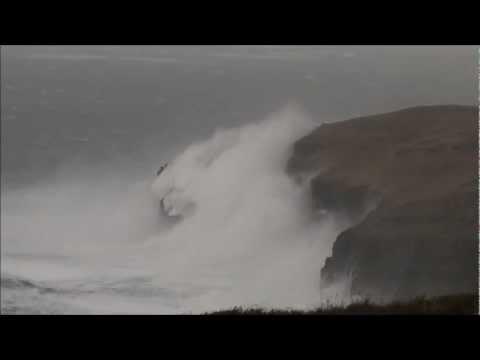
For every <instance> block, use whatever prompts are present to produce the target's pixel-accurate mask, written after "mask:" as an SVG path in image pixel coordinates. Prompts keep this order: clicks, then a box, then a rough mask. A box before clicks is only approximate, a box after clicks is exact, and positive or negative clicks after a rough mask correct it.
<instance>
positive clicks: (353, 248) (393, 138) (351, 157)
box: [287, 106, 478, 299]
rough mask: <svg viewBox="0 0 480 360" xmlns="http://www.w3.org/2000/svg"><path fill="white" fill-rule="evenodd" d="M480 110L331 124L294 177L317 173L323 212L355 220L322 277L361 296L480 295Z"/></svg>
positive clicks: (301, 154) (315, 189)
mask: <svg viewBox="0 0 480 360" xmlns="http://www.w3.org/2000/svg"><path fill="white" fill-rule="evenodd" d="M477 125H478V110H477V109H476V108H474V107H466V106H425V107H415V108H409V109H405V110H401V111H396V112H392V113H386V114H380V115H375V116H368V117H361V118H355V119H352V120H347V121H343V122H337V123H331V124H324V125H322V126H320V127H319V128H317V129H316V130H315V131H313V132H312V133H311V134H309V135H307V136H306V137H304V138H302V139H300V140H298V141H297V142H296V143H295V144H294V149H293V154H292V157H291V158H290V161H289V163H288V165H287V172H288V173H289V174H291V175H293V176H295V177H297V178H302V175H304V174H314V176H313V178H311V180H310V186H311V191H312V197H313V204H314V208H315V210H319V209H322V210H326V211H330V212H336V213H338V214H343V215H346V216H348V217H350V218H351V222H352V224H353V225H352V226H351V227H350V228H349V229H347V230H346V231H344V232H342V233H341V234H340V235H339V236H338V238H337V239H336V241H335V243H334V246H333V250H332V255H331V257H329V258H328V259H327V260H326V262H325V264H324V266H323V269H322V273H321V277H322V279H323V282H322V283H323V284H329V283H331V282H334V281H336V280H340V279H344V278H345V277H348V278H349V279H351V291H352V293H353V294H358V295H364V296H367V297H369V298H383V299H392V298H395V299H403V298H413V297H416V296H423V295H425V296H439V295H445V294H454V293H477V292H478V233H477V231H478V224H477V219H478V213H477V204H478V201H477V194H478V184H477V175H478V163H477V160H478V148H477V147H478V137H477V136H478V133H477V131H478V128H477Z"/></svg>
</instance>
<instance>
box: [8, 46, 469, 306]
mask: <svg viewBox="0 0 480 360" xmlns="http://www.w3.org/2000/svg"><path fill="white" fill-rule="evenodd" d="M477 55H478V53H477V50H476V48H473V47H418V46H417V47H342V46H339V47H331V46H328V47H295V46H288V47H230V46H216V47H211V46H209V47H185V46H181V47H173V46H165V47H158V46H155V47H153V46H152V47H127V46H125V47H111V46H110V47H100V46H86V47H73V46H64V47H61V46H60V47H42V46H38V47H2V48H1V76H2V77H1V80H2V81H1V90H2V91H1V101H2V107H1V130H2V132H1V136H2V143H1V160H2V164H1V165H2V168H1V170H2V171H1V177H2V178H1V180H2V199H1V201H2V203H1V206H2V209H1V210H2V212H1V221H2V227H1V240H2V244H1V245H2V246H1V252H2V267H1V271H2V298H1V301H2V311H12V312H21V313H29V312H47V313H50V312H53V313H64V312H74V313H91V312H93V313H98V312H99V313H112V312H113V313H124V312H126V313H137V312H140V313H152V312H154V313H178V312H199V311H206V310H215V309H218V308H220V307H228V306H234V305H243V304H261V305H265V306H291V307H304V306H313V305H315V304H318V303H319V302H321V301H322V300H323V299H325V298H326V296H327V295H328V294H322V293H321V292H320V290H319V288H318V285H319V281H320V280H319V271H320V268H321V266H322V264H323V261H324V259H325V257H326V256H328V255H329V252H330V251H331V245H332V243H333V241H334V239H335V236H336V234H337V233H338V231H339V229H341V228H342V226H344V225H342V224H339V223H338V221H337V220H336V219H328V220H326V221H325V222H322V223H317V222H314V221H311V219H310V217H309V215H308V205H309V204H308V189H306V188H301V187H298V186H296V185H294V184H293V183H291V182H290V181H289V179H288V178H287V176H286V175H285V174H284V171H283V170H284V166H285V163H286V161H287V160H288V156H289V151H290V146H291V144H292V143H293V142H294V141H295V140H296V139H297V138H299V137H301V136H303V135H305V134H306V133H308V132H309V131H311V129H313V128H314V127H315V126H317V125H319V124H321V123H322V122H331V121H341V120H345V119H348V118H351V117H354V116H360V115H370V114H374V113H380V112H387V111H394V110H397V109H401V108H405V107H410V106H416V105H433V104H465V105H474V104H476V102H477V87H478V84H477V76H476V69H477V62H478V61H477V60H478V59H477ZM232 128H233V129H234V130H227V129H232ZM173 159H176V163H174V164H176V165H175V166H172V167H171V169H169V171H171V173H170V175H169V174H168V173H167V172H166V173H165V175H166V176H171V177H172V178H173V180H172V181H174V182H175V183H176V184H177V183H180V184H181V185H179V186H180V187H181V189H182V192H183V194H184V195H185V194H186V196H187V197H188V199H191V200H193V201H194V202H195V203H196V210H195V211H196V212H195V214H194V215H193V216H192V217H190V218H188V219H185V221H183V222H182V223H180V224H171V223H170V222H169V221H167V220H166V219H163V218H162V217H161V214H160V213H159V194H158V191H159V190H158V189H159V188H160V185H159V184H158V183H156V182H155V176H154V175H155V172H156V170H157V169H158V167H159V166H160V165H161V164H163V163H165V162H167V161H172V160H173ZM162 176H163V175H162ZM159 180H160V179H159ZM253 199H254V200H253ZM280 234H281V236H280ZM337 290H338V289H337Z"/></svg>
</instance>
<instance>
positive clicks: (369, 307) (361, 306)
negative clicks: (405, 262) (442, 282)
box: [207, 294, 478, 315]
mask: <svg viewBox="0 0 480 360" xmlns="http://www.w3.org/2000/svg"><path fill="white" fill-rule="evenodd" d="M364 314H366V315H390V314H391V315H400V314H403V315H410V314H419V315H423V314H425V315H436V314H451V315H471V314H478V295H477V294H463V295H449V296H440V297H434V298H425V297H422V298H416V299H414V300H411V301H404V302H401V301H396V302H392V303H390V304H384V305H380V304H374V303H372V302H371V301H369V300H365V301H361V302H355V303H352V304H350V305H347V306H338V305H325V306H324V307H321V308H317V309H314V310H308V311H302V310H293V309H284V310H282V309H262V308H242V307H234V308H233V309H227V310H221V311H216V312H213V313H208V314H207V315H364Z"/></svg>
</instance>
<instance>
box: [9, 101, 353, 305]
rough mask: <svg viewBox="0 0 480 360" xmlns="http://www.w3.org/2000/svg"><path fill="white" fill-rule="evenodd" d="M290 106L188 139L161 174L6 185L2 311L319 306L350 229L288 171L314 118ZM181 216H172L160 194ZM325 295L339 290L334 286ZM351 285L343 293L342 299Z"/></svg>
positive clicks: (328, 296) (99, 175)
mask: <svg viewBox="0 0 480 360" xmlns="http://www.w3.org/2000/svg"><path fill="white" fill-rule="evenodd" d="M317 125H318V124H315V123H313V122H312V121H311V119H310V118H309V117H308V116H307V115H306V114H305V113H303V112H302V111H301V110H300V109H299V108H297V107H295V106H292V105H289V106H287V107H286V108H284V109H282V110H281V111H279V112H277V113H275V114H272V115H271V116H269V117H268V118H267V119H264V120H262V121H259V122H257V123H253V124H250V125H246V126H243V127H240V128H235V129H227V130H218V131H216V132H215V133H214V134H213V135H212V136H211V137H210V138H208V139H206V140H205V141H203V142H200V143H195V144H192V145H190V146H188V147H187V148H186V149H184V151H182V152H180V153H179V154H178V156H177V157H176V158H175V159H173V161H171V162H170V163H169V166H168V167H167V169H166V170H165V171H164V172H163V173H162V174H161V176H159V177H158V179H156V180H154V181H152V179H145V180H142V181H135V182H132V183H129V182H127V181H125V180H124V179H118V178H116V177H114V176H112V174H110V173H108V172H105V173H101V172H98V171H97V172H95V173H93V174H91V175H90V176H88V177H85V176H82V177H80V178H75V177H70V178H67V179H66V178H65V177H61V178H57V179H56V180H55V181H53V180H52V181H48V182H45V183H44V185H42V186H35V187H33V188H30V189H27V190H25V189H22V190H16V191H9V192H8V193H6V194H2V214H1V216H2V228H1V231H2V233H1V236H2V277H3V278H9V279H27V280H28V281H31V282H32V283H33V284H34V285H35V286H32V287H18V288H8V289H2V290H4V291H2V309H4V308H8V306H13V305H15V306H17V307H19V308H21V309H23V310H20V312H22V311H23V312H32V311H33V312H59V313H199V312H203V311H211V310H218V309H221V308H228V307H233V306H237V305H242V306H253V305H258V306H266V307H293V308H309V307H313V306H317V305H319V304H321V303H322V302H323V301H326V300H329V301H331V300H332V296H333V295H332V294H335V296H336V297H335V299H336V300H339V299H341V300H344V298H343V297H342V292H341V288H342V286H341V284H340V285H339V288H338V289H330V290H323V291H320V269H321V267H322V265H323V263H324V260H325V258H326V257H327V256H329V255H330V252H331V248H332V244H333V241H334V240H335V237H336V235H338V233H339V231H340V230H341V229H342V226H341V225H340V224H338V223H336V221H335V219H332V218H328V217H326V218H324V219H323V220H322V221H321V222H320V221H317V220H314V219H313V218H312V214H311V209H310V203H309V200H310V198H309V189H308V185H304V186H299V185H297V184H295V183H294V182H293V181H292V180H291V179H289V177H288V176H287V175H286V173H285V166H286V162H287V160H288V158H289V156H290V154H291V150H292V148H291V146H292V144H293V142H294V141H295V140H296V139H298V138H300V137H301V136H303V135H305V134H307V133H308V132H310V131H311V130H312V129H313V128H314V127H315V126H317ZM172 188H173V189H175V190H174V191H173V192H171V193H170V194H169V195H168V196H167V198H166V199H165V201H166V202H167V203H169V204H171V205H172V206H173V207H174V208H175V209H176V210H177V211H179V212H180V213H182V214H184V218H183V219H182V220H181V221H179V222H175V223H173V222H172V221H170V219H167V218H162V217H161V212H160V210H159V200H160V199H161V198H162V197H163V196H164V195H165V194H166V193H167V192H168V191H169V190H170V189H172ZM327 291H328V292H327ZM338 291H340V298H338Z"/></svg>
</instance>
